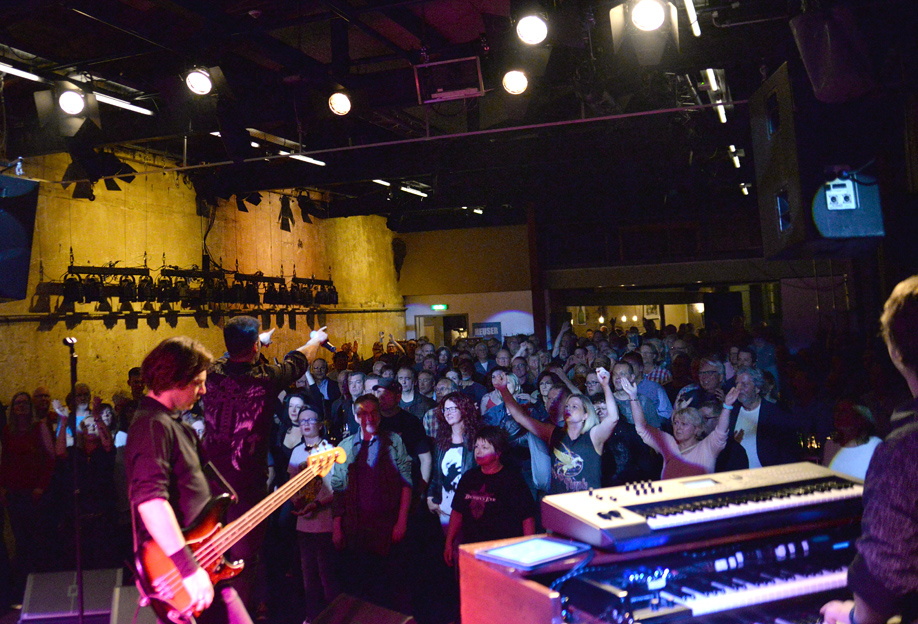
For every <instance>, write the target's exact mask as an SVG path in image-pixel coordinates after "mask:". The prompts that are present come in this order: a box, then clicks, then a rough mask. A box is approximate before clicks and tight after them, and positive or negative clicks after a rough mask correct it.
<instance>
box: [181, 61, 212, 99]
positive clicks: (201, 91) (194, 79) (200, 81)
mask: <svg viewBox="0 0 918 624" xmlns="http://www.w3.org/2000/svg"><path fill="white" fill-rule="evenodd" d="M185 85H186V86H187V87H188V90H189V91H191V92H192V93H196V94H198V95H207V94H208V93H210V90H211V89H213V88H214V83H213V81H212V80H211V79H210V72H208V71H207V70H206V69H204V68H203V67H195V68H194V69H192V70H191V71H190V72H188V74H187V75H186V76H185Z"/></svg>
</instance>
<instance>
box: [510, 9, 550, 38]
mask: <svg viewBox="0 0 918 624" xmlns="http://www.w3.org/2000/svg"><path fill="white" fill-rule="evenodd" d="M516 34H517V36H518V37H519V38H520V41H522V42H523V43H528V44H529V45H536V44H538V43H542V42H543V41H545V37H547V36H548V24H546V23H545V19H544V18H542V17H540V16H538V15H527V16H526V17H524V18H523V19H521V20H520V21H519V22H517V23H516Z"/></svg>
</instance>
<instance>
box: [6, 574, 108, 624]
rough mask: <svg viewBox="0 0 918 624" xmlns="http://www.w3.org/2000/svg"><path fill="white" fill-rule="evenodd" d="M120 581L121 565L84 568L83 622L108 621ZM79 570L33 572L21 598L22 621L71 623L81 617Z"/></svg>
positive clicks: (31, 623) (102, 623) (24, 623)
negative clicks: (78, 593) (78, 586)
mask: <svg viewBox="0 0 918 624" xmlns="http://www.w3.org/2000/svg"><path fill="white" fill-rule="evenodd" d="M120 585H121V569H120V568H118V569H104V570H84V571H83V622H86V623H88V624H108V622H109V617H110V615H111V611H112V594H113V593H114V590H115V588H116V587H119V586H120ZM79 617H80V603H79V596H78V595H77V573H76V572H49V573H47V574H30V575H29V578H28V580H27V581H26V589H25V599H24V600H23V601H22V616H21V617H20V620H19V621H20V622H21V623H22V624H71V623H75V622H78V621H79Z"/></svg>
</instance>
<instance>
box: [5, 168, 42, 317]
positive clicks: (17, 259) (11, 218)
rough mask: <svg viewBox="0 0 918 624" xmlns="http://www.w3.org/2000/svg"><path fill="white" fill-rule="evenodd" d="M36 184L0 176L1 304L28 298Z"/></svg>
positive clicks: (35, 206) (36, 199) (36, 197)
mask: <svg viewBox="0 0 918 624" xmlns="http://www.w3.org/2000/svg"><path fill="white" fill-rule="evenodd" d="M37 207H38V182H32V181H31V180H21V179H19V178H14V177H10V176H5V175H0V274H2V275H3V278H2V279H0V301H10V300H21V299H25V298H26V297H27V296H28V284H29V264H30V262H31V259H32V232H33V231H34V229H35V211H36V209H37Z"/></svg>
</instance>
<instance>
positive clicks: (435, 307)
mask: <svg viewBox="0 0 918 624" xmlns="http://www.w3.org/2000/svg"><path fill="white" fill-rule="evenodd" d="M430 309H431V310H434V311H437V312H439V311H442V310H448V309H449V306H448V305H446V304H445V303H435V304H433V305H432V306H430Z"/></svg>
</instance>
